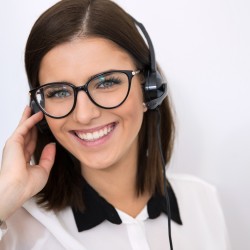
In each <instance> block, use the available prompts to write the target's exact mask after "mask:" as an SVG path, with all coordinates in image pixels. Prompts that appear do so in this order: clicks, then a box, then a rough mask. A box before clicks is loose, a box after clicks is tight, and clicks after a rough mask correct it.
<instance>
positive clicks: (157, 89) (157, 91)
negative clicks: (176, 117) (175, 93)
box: [144, 71, 167, 110]
mask: <svg viewBox="0 0 250 250" xmlns="http://www.w3.org/2000/svg"><path fill="white" fill-rule="evenodd" d="M147 74H148V75H147V77H146V82H145V86H144V96H145V103H146V105H147V108H148V109H151V110H152V109H156V108H157V107H158V106H160V105H161V103H162V101H163V100H164V98H165V97H166V96H167V83H164V81H163V78H162V76H161V74H160V73H159V72H158V71H154V72H152V71H148V73H147Z"/></svg>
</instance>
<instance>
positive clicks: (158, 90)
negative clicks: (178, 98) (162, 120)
mask: <svg viewBox="0 0 250 250" xmlns="http://www.w3.org/2000/svg"><path fill="white" fill-rule="evenodd" d="M131 18H132V19H133V20H134V22H135V24H136V25H137V26H138V27H139V28H140V30H141V31H142V33H143V35H144V37H145V39H146V40H147V43H148V49H149V52H150V69H149V70H148V72H147V75H146V76H145V77H146V81H145V86H144V96H145V103H146V105H147V108H148V109H151V110H152V109H156V108H157V107H158V106H160V105H161V103H162V101H163V100H164V98H165V97H166V96H167V83H166V82H165V81H164V80H163V78H162V76H161V74H160V72H159V71H158V70H157V65H156V60H155V52H154V46H153V43H152V41H151V39H150V36H149V34H148V32H147V30H146V29H145V27H144V25H143V24H142V23H140V22H138V21H137V20H135V19H134V18H133V17H131Z"/></svg>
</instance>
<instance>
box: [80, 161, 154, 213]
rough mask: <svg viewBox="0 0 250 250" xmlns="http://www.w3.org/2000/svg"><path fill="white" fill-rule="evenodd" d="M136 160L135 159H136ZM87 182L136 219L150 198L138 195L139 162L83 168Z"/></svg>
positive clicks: (145, 194)
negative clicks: (99, 167)
mask: <svg viewBox="0 0 250 250" xmlns="http://www.w3.org/2000/svg"><path fill="white" fill-rule="evenodd" d="M134 159H135V158H134ZM82 174H83V176H84V178H85V179H86V181H87V182H88V183H89V184H90V185H91V186H92V187H93V188H94V189H95V190H96V191H97V192H98V193H99V195H101V196H102V197H103V198H104V199H106V200H107V201H108V202H109V203H110V204H112V205H113V206H114V207H115V208H118V209H119V210H121V211H123V212H125V213H127V214H129V215H130V216H132V217H136V215H138V213H139V212H140V211H141V210H142V209H143V208H144V206H145V205H146V203H147V201H148V200H149V198H150V194H149V193H147V192H145V193H144V194H142V195H138V192H137V188H136V174H137V161H136V160H134V161H132V162H131V161H130V162H127V161H126V160H123V161H121V163H120V164H116V166H112V167H109V168H106V169H92V168H87V167H82Z"/></svg>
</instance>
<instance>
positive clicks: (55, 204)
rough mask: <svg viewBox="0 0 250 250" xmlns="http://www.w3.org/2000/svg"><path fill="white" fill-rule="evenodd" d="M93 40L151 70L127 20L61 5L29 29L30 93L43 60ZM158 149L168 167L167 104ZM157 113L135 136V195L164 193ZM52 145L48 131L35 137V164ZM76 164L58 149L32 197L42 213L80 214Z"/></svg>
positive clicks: (106, 10) (109, 5)
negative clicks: (58, 49) (79, 40)
mask: <svg viewBox="0 0 250 250" xmlns="http://www.w3.org/2000/svg"><path fill="white" fill-rule="evenodd" d="M90 36H92V37H93V36H95V37H96V36H97V37H103V38H105V39H109V40H111V41H113V42H115V43H116V44H118V45H119V46H120V47H121V48H123V49H124V50H126V51H127V52H128V53H129V54H130V55H131V56H132V58H133V59H134V61H135V64H136V66H137V67H138V68H140V69H143V70H145V72H146V71H147V70H148V69H149V68H150V54H149V50H148V47H147V45H146V44H145V42H144V40H143V38H142V37H141V35H140V33H139V32H138V30H137V28H136V26H135V24H134V22H133V20H132V18H131V17H130V16H129V15H128V14H127V13H126V12H125V11H124V10H123V9H121V8H120V7H119V6H118V5H117V4H115V3H114V2H112V1H110V0H62V1H60V2H58V3H57V4H55V5H54V6H52V7H51V8H50V9H48V10H47V11H46V12H44V13H43V14H42V15H41V16H40V17H39V18H38V20H37V21H36V23H35V24H34V26H33V28H32V30H31V32H30V35H29V38H28V41H27V44H26V51H25V66H26V73H27V77H28V81H29V85H30V88H34V87H37V86H39V79H38V75H39V67H40V63H41V60H42V58H43V57H44V56H45V54H46V53H47V52H48V51H49V50H51V49H52V48H54V47H55V46H57V45H59V44H62V43H65V42H68V41H70V40H72V39H74V38H75V37H90ZM159 109H160V113H161V117H162V119H161V131H160V136H161V145H162V149H163V152H164V158H165V162H166V163H168V161H169V159H170V156H171V153H172V146H173V139H174V123H173V117H172V112H171V107H170V103H169V99H168V98H166V99H165V100H164V101H163V103H162V104H161V106H160V108H159ZM157 123H158V121H157V112H155V111H150V110H149V111H147V112H146V113H145V114H144V119H143V123H142V127H141V130H140V132H139V147H138V150H139V152H138V171H137V192H138V195H140V194H142V193H143V192H145V191H149V192H151V193H155V192H156V193H162V192H163V174H162V164H161V155H160V152H159V147H158V142H157V134H156V133H157ZM51 141H56V139H55V138H54V136H53V135H52V133H51V132H50V131H48V133H46V134H42V133H41V132H40V131H38V142H37V147H36V151H35V153H34V157H35V161H36V162H37V161H38V159H39V158H40V155H41V151H42V149H43V147H44V146H45V145H46V144H47V143H49V142H51ZM81 178H82V176H81V170H80V164H79V162H78V160H77V159H75V158H74V157H73V156H72V155H71V154H70V153H69V152H67V151H66V150H65V149H64V148H63V146H61V145H60V144H59V143H57V153H56V159H55V163H54V166H53V168H52V170H51V173H50V176H49V180H48V182H47V184H46V186H45V187H44V189H43V190H42V191H41V192H40V193H38V194H37V202H38V203H39V204H41V205H43V206H44V207H45V208H47V209H54V210H60V209H63V208H65V207H66V206H72V207H74V208H75V209H79V210H83V209H84V203H83V201H82V199H81V197H82V196H81V185H80V181H81Z"/></svg>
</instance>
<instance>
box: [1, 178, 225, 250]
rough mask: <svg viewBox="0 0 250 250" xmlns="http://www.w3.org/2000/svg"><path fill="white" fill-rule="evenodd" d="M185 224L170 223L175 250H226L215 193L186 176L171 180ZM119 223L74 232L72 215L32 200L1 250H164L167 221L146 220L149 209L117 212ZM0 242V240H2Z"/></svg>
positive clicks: (162, 218)
mask: <svg viewBox="0 0 250 250" xmlns="http://www.w3.org/2000/svg"><path fill="white" fill-rule="evenodd" d="M168 180H169V182H170V184H171V186H172V188H173V190H174V193H175V195H176V197H177V201H178V206H179V210H180V216H181V220H182V222H183V225H180V224H177V223H175V222H174V221H171V229H172V240H173V249H174V250H229V249H230V247H229V240H228V236H227V230H226V227H225V221H224V216H223V212H222V209H221V206H220V203H219V200H218V196H217V192H216V189H215V188H214V187H213V186H211V185H210V184H208V183H206V182H204V181H202V180H200V179H198V178H196V177H193V176H189V175H179V174H178V175H169V176H168ZM116 210H117V212H118V214H119V216H120V218H121V220H122V224H120V225H116V224H113V223H111V222H109V221H107V220H105V221H104V222H102V223H101V224H99V225H98V226H96V227H93V228H92V229H89V230H86V231H82V232H78V230H77V227H76V223H75V219H74V216H73V212H72V209H71V208H67V209H65V210H63V211H61V212H59V213H54V212H52V211H50V212H46V211H44V210H43V209H42V208H40V207H38V206H37V205H36V203H35V201H34V200H33V199H31V200H29V201H28V202H26V203H25V204H24V206H23V208H21V209H19V210H18V211H17V212H16V213H15V214H14V215H13V216H11V217H10V218H9V219H8V220H7V226H8V231H7V233H6V234H5V235H4V236H3V237H2V239H1V240H0V249H1V250H44V249H46V250H47V249H48V250H50V249H51V250H60V249H69V250H80V249H81V250H85V249H88V250H149V249H151V250H168V249H170V248H169V239H168V220H167V216H166V215H165V214H164V213H162V214H161V215H160V216H159V217H157V218H155V219H149V216H148V212H147V207H145V208H144V209H143V210H142V211H141V213H140V214H139V215H138V216H137V217H136V218H132V217H131V216H129V215H128V214H126V213H124V212H122V211H120V210H118V209H116ZM0 238H1V237H0Z"/></svg>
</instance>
